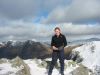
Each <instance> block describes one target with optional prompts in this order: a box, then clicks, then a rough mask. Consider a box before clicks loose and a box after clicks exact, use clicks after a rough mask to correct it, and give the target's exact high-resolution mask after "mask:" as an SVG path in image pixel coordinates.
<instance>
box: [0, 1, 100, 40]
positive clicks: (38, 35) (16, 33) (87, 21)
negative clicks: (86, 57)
mask: <svg viewBox="0 0 100 75" xmlns="http://www.w3.org/2000/svg"><path fill="white" fill-rule="evenodd" d="M56 26H58V27H60V28H61V30H62V33H63V34H65V35H66V38H67V39H68V40H69V41H72V40H79V39H88V38H99V37H100V30H99V29H100V0H9V1H7V0H0V41H5V40H27V39H36V40H42V41H48V40H50V39H51V36H52V35H53V34H54V33H53V29H54V28H55V27H56Z"/></svg>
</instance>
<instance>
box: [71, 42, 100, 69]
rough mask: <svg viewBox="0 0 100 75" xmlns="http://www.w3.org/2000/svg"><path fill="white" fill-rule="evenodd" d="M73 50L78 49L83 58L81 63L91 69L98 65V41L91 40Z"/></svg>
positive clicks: (99, 51)
mask: <svg viewBox="0 0 100 75" xmlns="http://www.w3.org/2000/svg"><path fill="white" fill-rule="evenodd" d="M73 51H78V52H79V55H80V56H81V57H82V58H83V61H82V64H83V65H85V66H86V67H88V68H89V69H92V70H93V71H94V70H95V69H96V68H97V67H98V68H99V67H100V41H93V42H88V43H86V44H84V45H83V46H80V47H78V48H76V49H74V50H73Z"/></svg>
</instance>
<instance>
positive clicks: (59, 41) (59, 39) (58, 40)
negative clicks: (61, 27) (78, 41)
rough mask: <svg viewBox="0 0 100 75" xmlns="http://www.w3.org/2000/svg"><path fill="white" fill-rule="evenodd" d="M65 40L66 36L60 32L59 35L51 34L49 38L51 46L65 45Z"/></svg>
mask: <svg viewBox="0 0 100 75" xmlns="http://www.w3.org/2000/svg"><path fill="white" fill-rule="evenodd" d="M66 45H67V40H66V37H65V36H64V35H63V34H60V35H59V37H57V35H54V36H52V40H51V46H55V47H57V48H58V47H60V46H64V47H65V46H66Z"/></svg>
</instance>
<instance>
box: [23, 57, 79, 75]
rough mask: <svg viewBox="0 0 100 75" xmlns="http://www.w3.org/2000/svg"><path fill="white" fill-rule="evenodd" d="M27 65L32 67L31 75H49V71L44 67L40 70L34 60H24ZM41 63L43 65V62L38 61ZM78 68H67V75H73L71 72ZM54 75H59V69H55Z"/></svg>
mask: <svg viewBox="0 0 100 75" xmlns="http://www.w3.org/2000/svg"><path fill="white" fill-rule="evenodd" d="M46 60H51V59H50V58H48V59H46ZM24 61H25V63H26V64H28V66H29V67H30V72H31V75H47V69H46V68H45V67H44V68H40V67H38V65H37V62H36V61H34V60H31V59H29V60H24ZM38 61H39V63H41V62H42V61H41V60H38ZM65 63H66V64H67V63H68V61H65ZM77 67H78V66H75V67H73V66H70V67H67V69H65V71H64V72H65V74H66V75H71V74H70V72H71V71H73V70H74V69H76V68H77ZM52 75H59V71H58V70H57V69H55V68H54V69H53V73H52Z"/></svg>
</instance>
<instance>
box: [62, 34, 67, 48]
mask: <svg viewBox="0 0 100 75" xmlns="http://www.w3.org/2000/svg"><path fill="white" fill-rule="evenodd" d="M63 40H64V47H65V46H67V40H66V37H65V36H64V37H63Z"/></svg>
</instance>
